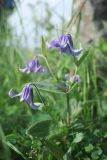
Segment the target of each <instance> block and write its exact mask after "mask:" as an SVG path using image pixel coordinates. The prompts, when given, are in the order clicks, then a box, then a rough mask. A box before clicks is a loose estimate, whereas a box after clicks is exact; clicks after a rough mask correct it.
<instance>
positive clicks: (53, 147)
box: [46, 141, 63, 160]
mask: <svg viewBox="0 0 107 160" xmlns="http://www.w3.org/2000/svg"><path fill="white" fill-rule="evenodd" d="M46 146H47V148H48V149H49V151H50V152H51V153H52V154H53V156H55V157H56V159H57V160H61V159H62V157H63V151H62V150H61V148H60V147H59V146H58V145H56V144H55V143H54V142H49V141H47V142H46Z"/></svg>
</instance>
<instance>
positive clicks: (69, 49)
mask: <svg viewBox="0 0 107 160" xmlns="http://www.w3.org/2000/svg"><path fill="white" fill-rule="evenodd" d="M47 47H48V48H58V49H59V51H60V52H61V53H66V54H73V55H74V56H78V55H79V54H80V53H81V51H82V50H83V49H82V48H81V49H78V50H76V49H74V45H73V40H72V36H71V35H70V34H65V35H61V36H60V37H58V38H57V39H55V40H53V41H52V42H50V43H47Z"/></svg>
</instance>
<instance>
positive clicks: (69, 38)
mask: <svg viewBox="0 0 107 160" xmlns="http://www.w3.org/2000/svg"><path fill="white" fill-rule="evenodd" d="M66 36H67V37H68V40H69V44H70V46H72V47H73V40H72V36H71V35H70V34H67V35H66Z"/></svg>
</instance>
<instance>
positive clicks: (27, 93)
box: [9, 34, 82, 110]
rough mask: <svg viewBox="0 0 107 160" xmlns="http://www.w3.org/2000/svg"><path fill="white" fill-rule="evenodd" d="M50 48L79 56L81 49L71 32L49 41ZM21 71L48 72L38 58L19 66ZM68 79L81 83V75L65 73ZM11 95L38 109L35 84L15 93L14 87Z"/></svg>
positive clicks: (10, 92)
mask: <svg viewBox="0 0 107 160" xmlns="http://www.w3.org/2000/svg"><path fill="white" fill-rule="evenodd" d="M48 48H58V49H59V51H60V52H61V53H66V54H72V55H74V56H78V55H79V54H80V53H81V51H82V48H81V49H78V50H75V49H74V46H73V40H72V37H71V35H70V34H66V35H62V36H60V37H59V38H57V39H55V40H53V41H52V42H51V43H48ZM19 71H20V72H22V73H27V74H31V73H40V74H42V73H46V69H44V68H42V66H41V65H40V63H39V61H38V59H37V58H34V59H32V60H30V61H28V62H27V64H26V65H25V67H24V68H19ZM65 78H66V81H72V82H77V83H80V77H79V75H74V76H71V75H70V74H66V75H65ZM9 96H10V97H11V98H15V97H18V96H19V97H20V102H22V101H24V102H25V103H26V104H28V105H29V106H30V107H31V108H32V109H34V110H37V109H38V106H37V105H36V103H34V95H33V84H32V83H28V84H26V85H25V86H24V87H23V89H22V91H21V92H20V93H18V94H16V93H14V91H13V89H11V90H10V91H9Z"/></svg>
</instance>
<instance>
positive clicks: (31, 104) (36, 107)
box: [30, 102, 38, 110]
mask: <svg viewBox="0 0 107 160" xmlns="http://www.w3.org/2000/svg"><path fill="white" fill-rule="evenodd" d="M30 107H31V108H32V109H34V110H37V109H38V106H37V105H35V104H34V103H32V102H31V103H30Z"/></svg>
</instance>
